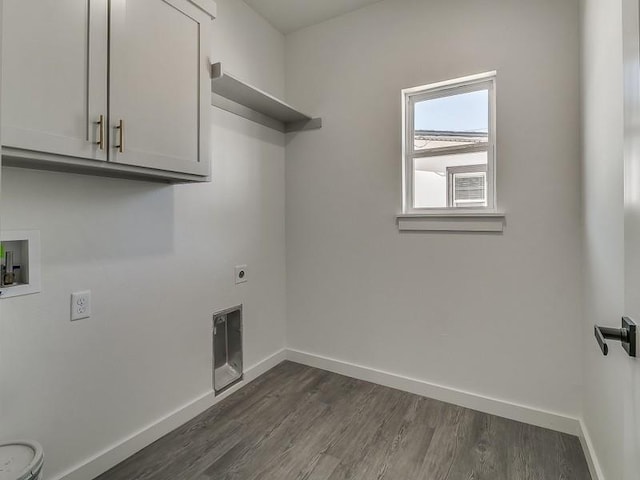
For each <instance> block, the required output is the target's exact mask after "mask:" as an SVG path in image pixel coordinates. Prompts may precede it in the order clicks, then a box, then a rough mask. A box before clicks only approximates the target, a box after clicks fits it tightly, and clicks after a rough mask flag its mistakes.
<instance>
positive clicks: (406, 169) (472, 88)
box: [402, 71, 497, 215]
mask: <svg viewBox="0 0 640 480" xmlns="http://www.w3.org/2000/svg"><path fill="white" fill-rule="evenodd" d="M479 90H488V92H489V135H488V138H487V144H486V145H484V144H483V145H462V146H455V147H442V148H435V149H431V150H415V149H414V136H415V133H414V132H415V129H414V112H415V105H416V103H418V102H422V101H425V100H431V99H435V98H443V97H449V96H452V95H458V94H462V93H470V92H476V91H479ZM402 118H403V122H402V138H403V141H402V212H403V214H424V215H430V214H431V215H443V214H452V215H460V214H469V215H472V214H474V213H476V214H487V213H496V212H497V199H496V197H497V195H496V72H495V71H494V72H487V73H481V74H478V75H471V76H468V77H462V78H456V79H453V80H448V81H444V82H439V83H433V84H430V85H422V86H419V87H413V88H406V89H404V90H402ZM478 151H486V152H487V206H486V207H468V208H462V207H447V208H415V207H414V206H413V205H414V198H413V197H414V195H413V185H414V181H415V180H414V168H413V163H414V161H415V159H417V158H426V157H434V156H439V155H450V154H456V153H471V152H478Z"/></svg>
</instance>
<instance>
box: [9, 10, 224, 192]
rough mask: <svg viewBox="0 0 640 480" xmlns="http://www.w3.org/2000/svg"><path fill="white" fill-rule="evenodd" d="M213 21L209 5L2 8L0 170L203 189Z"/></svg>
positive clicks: (206, 169)
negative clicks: (192, 184) (1, 164)
mask: <svg viewBox="0 0 640 480" xmlns="http://www.w3.org/2000/svg"><path fill="white" fill-rule="evenodd" d="M214 11H215V3H213V2H212V1H211V0H5V1H4V16H3V24H2V35H3V45H2V62H3V69H2V81H3V88H2V107H3V108H2V119H1V121H2V125H1V126H2V141H3V151H2V153H3V159H4V160H5V164H7V165H13V166H24V167H29V168H44V169H53V170H64V171H77V172H81V173H93V174H99V175H109V176H127V177H131V178H155V179H159V180H162V181H205V180H207V179H208V176H209V172H210V158H209V157H210V149H209V128H210V122H209V111H210V108H211V106H210V105H211V99H210V95H211V94H210V71H209V42H210V25H211V20H212V17H213V15H214V14H215V13H214Z"/></svg>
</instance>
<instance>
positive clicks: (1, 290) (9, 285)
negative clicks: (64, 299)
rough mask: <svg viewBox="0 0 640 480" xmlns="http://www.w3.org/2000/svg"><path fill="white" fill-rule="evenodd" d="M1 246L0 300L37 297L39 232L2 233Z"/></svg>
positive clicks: (0, 237)
mask: <svg viewBox="0 0 640 480" xmlns="http://www.w3.org/2000/svg"><path fill="white" fill-rule="evenodd" d="M0 243H1V244H2V248H1V249H0V251H1V253H2V254H1V255H0V257H1V258H0V270H2V275H0V299H3V298H9V297H17V296H19V295H29V294H31V293H39V292H40V232H39V231H37V230H21V231H9V230H8V231H2V232H0ZM8 253H9V255H7V254H8ZM7 259H8V261H9V263H10V264H9V265H7V264H6V263H7ZM11 264H12V265H11Z"/></svg>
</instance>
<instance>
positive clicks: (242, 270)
mask: <svg viewBox="0 0 640 480" xmlns="http://www.w3.org/2000/svg"><path fill="white" fill-rule="evenodd" d="M248 276H249V272H248V271H247V266H246V265H237V266H236V285H237V284H238V283H246V282H247V280H248V278H247V277H248Z"/></svg>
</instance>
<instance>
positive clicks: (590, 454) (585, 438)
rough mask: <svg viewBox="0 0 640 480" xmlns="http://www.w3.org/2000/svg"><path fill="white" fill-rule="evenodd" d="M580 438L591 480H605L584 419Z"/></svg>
mask: <svg viewBox="0 0 640 480" xmlns="http://www.w3.org/2000/svg"><path fill="white" fill-rule="evenodd" d="M578 436H579V437H580V444H581V445H582V450H583V451H584V456H585V457H586V459H587V465H588V466H589V473H591V480H605V479H604V474H603V473H602V469H601V468H600V463H599V462H598V457H597V455H596V451H595V449H594V447H593V442H592V441H591V435H589V430H588V429H587V426H586V425H585V423H584V421H583V420H582V419H580V435H578Z"/></svg>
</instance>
